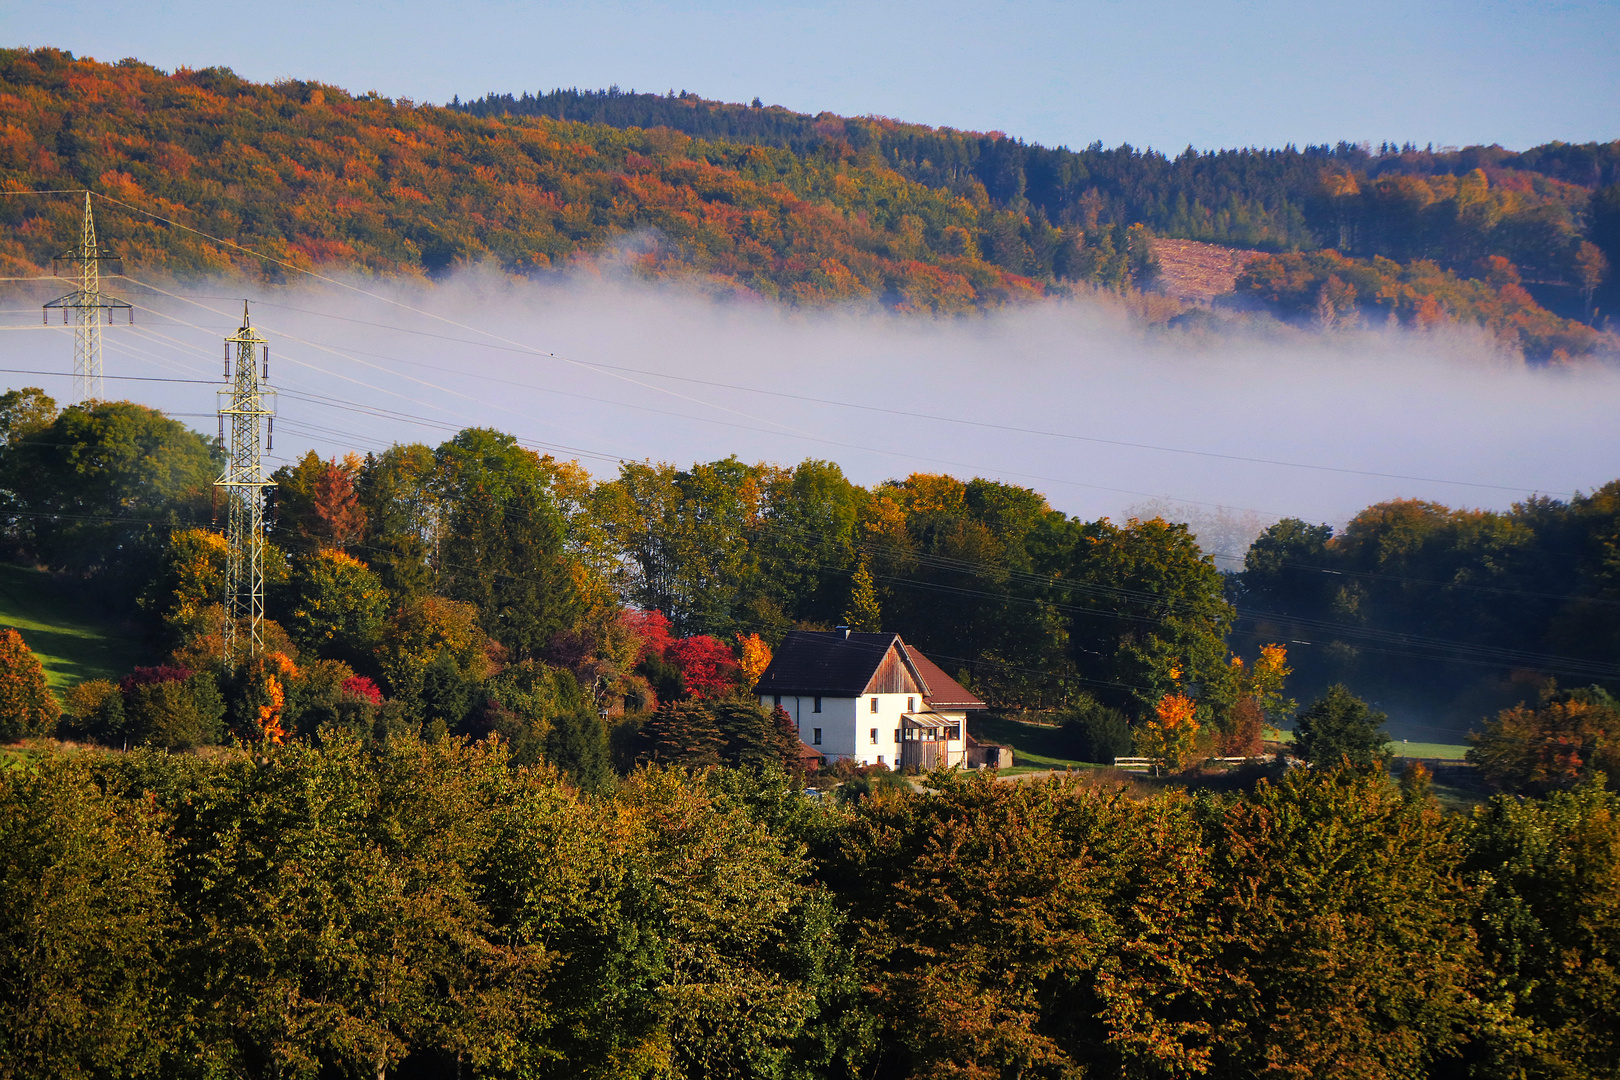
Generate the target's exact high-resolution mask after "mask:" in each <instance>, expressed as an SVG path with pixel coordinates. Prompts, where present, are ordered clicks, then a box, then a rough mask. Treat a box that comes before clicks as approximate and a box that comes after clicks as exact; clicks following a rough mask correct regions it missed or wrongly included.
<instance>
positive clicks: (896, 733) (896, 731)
mask: <svg viewBox="0 0 1620 1080" xmlns="http://www.w3.org/2000/svg"><path fill="white" fill-rule="evenodd" d="M894 741H895V742H899V741H900V729H899V728H895V729H894Z"/></svg>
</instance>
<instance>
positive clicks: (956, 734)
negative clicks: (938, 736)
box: [945, 727, 962, 742]
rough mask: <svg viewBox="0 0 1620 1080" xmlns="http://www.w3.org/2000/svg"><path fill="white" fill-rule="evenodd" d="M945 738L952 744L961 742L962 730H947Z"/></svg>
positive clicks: (951, 728)
mask: <svg viewBox="0 0 1620 1080" xmlns="http://www.w3.org/2000/svg"><path fill="white" fill-rule="evenodd" d="M945 737H946V738H947V739H949V740H950V741H951V742H960V741H961V740H962V729H961V728H959V727H950V728H946V729H945Z"/></svg>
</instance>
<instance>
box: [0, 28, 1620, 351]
mask: <svg viewBox="0 0 1620 1080" xmlns="http://www.w3.org/2000/svg"><path fill="white" fill-rule="evenodd" d="M557 117H562V118H557ZM582 117H583V118H582ZM642 125H645V126H642ZM1386 150H1387V151H1388V152H1383V153H1379V154H1376V155H1375V154H1371V153H1369V152H1367V151H1365V150H1362V149H1359V148H1356V147H1350V146H1342V145H1341V146H1339V147H1336V148H1333V149H1331V150H1330V149H1328V148H1307V149H1306V150H1304V151H1297V150H1294V149H1285V150H1277V151H1269V150H1268V151H1259V150H1254V151H1221V152H1216V153H1208V154H1199V153H1194V152H1191V151H1189V152H1187V153H1185V154H1182V155H1180V156H1178V157H1176V158H1174V159H1169V158H1166V157H1164V156H1163V155H1160V154H1157V153H1152V152H1146V151H1139V150H1136V149H1134V148H1132V147H1129V146H1122V147H1119V148H1117V149H1114V150H1105V149H1103V148H1102V147H1100V146H1093V147H1090V148H1087V149H1086V150H1084V151H1078V152H1073V151H1069V150H1064V149H1056V150H1050V149H1046V148H1043V147H1039V146H1030V145H1026V144H1024V143H1022V142H1019V141H1017V140H1013V139H1008V138H1006V137H1005V136H1002V135H1000V134H998V133H991V134H973V133H963V132H954V131H949V130H934V129H930V128H923V127H919V126H916V125H907V124H901V123H898V122H894V121H888V120H883V119H877V118H866V119H850V118H841V117H835V116H831V115H827V114H823V115H821V116H818V117H808V116H802V115H798V114H792V113H789V112H787V111H785V110H781V109H765V108H752V107H744V106H726V105H719V104H717V103H713V102H705V101H702V100H700V99H697V98H696V97H694V96H693V95H683V96H680V97H675V96H670V97H657V96H655V95H624V94H617V93H613V92H608V93H605V94H579V93H574V92H569V93H557V94H552V95H548V96H544V97H541V98H519V99H504V98H489V99H486V100H484V101H482V102H478V103H475V104H471V105H466V106H457V107H447V108H439V107H433V106H426V105H416V104H414V103H412V102H409V101H399V102H394V101H389V100H386V99H382V98H378V97H375V96H366V97H354V96H352V95H350V94H348V93H345V92H344V91H342V90H340V89H338V88H335V87H331V86H325V85H321V84H318V83H311V82H298V81H285V82H280V83H277V84H275V85H273V86H264V85H255V84H252V83H249V82H246V81H245V80H242V79H240V78H238V77H236V76H235V75H233V74H232V73H230V72H229V71H227V70H224V69H206V70H201V71H189V70H182V71H178V72H175V73H173V74H166V73H164V72H161V71H158V70H157V69H155V68H152V67H149V66H147V65H144V64H141V63H139V62H136V61H133V60H129V61H122V62H120V63H119V64H118V65H116V66H111V65H106V64H100V63H96V62H94V61H82V60H74V59H72V58H71V57H70V56H69V55H68V54H66V53H62V52H59V51H56V50H50V49H41V50H34V51H29V50H5V51H0V186H3V187H4V188H5V189H8V190H13V191H20V190H26V189H57V188H64V187H67V188H72V187H80V186H84V187H89V188H91V189H92V190H94V191H96V192H97V193H99V194H102V195H104V196H106V197H107V198H109V199H114V200H118V202H117V203H108V204H106V205H105V206H104V212H103V214H102V218H101V229H102V233H103V237H104V238H105V239H107V240H109V241H111V242H112V243H113V244H114V245H115V246H116V247H117V248H118V249H119V250H120V251H121V253H122V254H124V255H125V256H126V257H127V258H129V259H130V260H131V261H132V265H141V266H146V267H155V268H158V269H161V270H167V271H170V272H173V273H177V274H204V273H209V272H217V271H222V270H226V269H231V270H235V271H241V272H248V273H251V274H260V273H264V274H269V275H272V276H274V275H276V274H279V273H281V272H282V271H281V270H280V269H279V268H277V267H275V266H274V265H272V264H265V263H262V262H260V261H259V260H257V259H254V258H252V257H250V256H247V255H244V254H243V253H242V252H239V251H236V250H234V249H232V248H229V247H227V246H224V245H221V244H218V243H215V242H212V241H210V240H208V239H206V238H205V237H199V236H197V235H196V234H194V233H190V232H186V231H184V230H183V229H179V228H176V227H173V226H171V225H168V224H165V223H164V222H162V221H159V220H156V219H154V218H152V217H150V216H147V215H149V214H157V215H160V216H161V217H165V218H169V219H172V220H173V221H174V222H178V223H180V224H182V225H184V226H187V227H190V228H195V229H198V230H200V231H201V232H203V233H205V234H208V235H210V236H214V237H220V238H223V239H225V240H228V241H230V242H232V243H238V244H242V245H244V246H247V247H251V248H253V249H254V250H256V251H259V252H262V253H264V254H266V255H269V256H272V257H274V258H277V259H281V260H284V261H286V262H288V263H291V264H293V265H295V266H303V267H307V266H315V265H324V266H329V267H338V268H342V267H355V268H361V269H364V270H367V271H371V272H380V273H412V274H424V273H425V274H437V273H441V272H443V271H446V270H448V269H451V268H453V267H455V266H458V265H462V264H464V263H468V262H477V261H482V260H488V261H491V262H493V263H494V264H496V265H499V266H501V267H502V268H504V269H507V270H509V271H512V272H517V273H527V274H533V273H541V272H544V271H546V270H547V269H550V268H560V267H567V266H569V265H571V264H572V263H573V262H575V261H576V260H579V259H581V258H596V257H600V256H603V255H606V256H607V257H609V258H611V259H614V260H616V261H618V262H619V263H621V264H622V265H624V266H625V267H627V268H628V269H629V270H630V271H632V272H634V273H639V274H645V275H690V276H695V277H700V278H701V279H702V280H704V281H707V282H711V283H717V284H718V285H719V287H721V288H729V289H738V290H748V291H750V292H754V293H758V294H761V295H764V296H768V297H772V298H776V299H780V300H782V301H784V302H787V303H792V304H804V305H825V304H833V303H848V302H856V303H865V304H880V305H884V306H888V307H892V308H896V309H899V310H903V311H918V312H930V311H944V312H960V311H968V310H972V309H975V308H979V307H983V306H987V305H989V306H993V305H998V304H1003V303H1006V302H1008V301H1011V300H1017V299H1034V298H1037V297H1040V296H1042V295H1053V294H1062V293H1064V292H1066V291H1068V290H1069V289H1070V287H1071V286H1072V285H1075V284H1079V285H1089V286H1096V287H1104V288H1111V289H1128V288H1150V287H1151V286H1152V283H1153V273H1154V267H1155V259H1154V254H1153V243H1152V240H1153V236H1154V235H1155V234H1156V233H1157V234H1160V235H1164V236H1172V237H1183V238H1189V239H1195V240H1211V241H1216V242H1220V243H1224V244H1235V245H1240V246H1246V247H1255V248H1262V249H1266V250H1268V251H1274V252H1278V253H1288V252H1295V251H1302V252H1314V251H1318V250H1320V249H1323V248H1325V247H1331V248H1334V249H1335V250H1337V251H1338V252H1339V253H1340V254H1341V255H1343V256H1344V257H1345V258H1346V259H1349V260H1353V261H1354V265H1355V266H1357V267H1365V268H1366V272H1365V273H1363V274H1362V277H1366V275H1367V273H1373V274H1376V275H1379V276H1380V277H1381V278H1382V279H1388V280H1390V281H1396V280H1398V287H1395V286H1392V287H1390V288H1381V287H1379V288H1370V289H1369V288H1361V287H1358V288H1357V289H1355V290H1352V291H1350V292H1346V291H1345V290H1344V289H1343V288H1342V287H1341V284H1340V283H1341V282H1343V281H1345V280H1347V278H1346V276H1345V274H1343V273H1339V274H1338V275H1337V279H1336V280H1333V281H1330V280H1328V275H1317V276H1316V277H1311V278H1310V279H1309V280H1308V281H1305V282H1304V283H1303V284H1302V285H1300V287H1299V288H1298V289H1295V290H1293V292H1291V293H1290V294H1289V295H1287V296H1282V295H1279V294H1277V293H1276V290H1271V289H1267V288H1263V287H1261V288H1244V289H1241V290H1240V291H1244V292H1246V294H1247V296H1248V298H1249V300H1250V302H1251V303H1250V307H1251V308H1259V309H1263V310H1265V311H1268V312H1270V313H1271V314H1273V315H1275V316H1277V317H1281V318H1284V319H1286V320H1289V321H1293V322H1296V323H1298V324H1300V325H1302V326H1307V327H1311V328H1317V329H1321V328H1333V329H1340V328H1344V327H1346V326H1350V325H1361V324H1372V325H1382V324H1383V323H1384V322H1386V321H1388V320H1389V319H1390V318H1393V319H1394V320H1395V322H1397V323H1398V324H1401V325H1416V326H1423V325H1431V324H1433V323H1435V322H1438V321H1443V320H1447V319H1454V320H1461V321H1465V322H1473V323H1479V324H1482V325H1486V326H1489V327H1490V328H1491V329H1492V330H1493V331H1495V332H1496V333H1498V334H1499V335H1500V336H1502V337H1503V338H1504V340H1507V341H1509V342H1510V343H1512V344H1514V345H1517V346H1520V347H1522V348H1523V349H1524V351H1525V353H1526V355H1528V356H1530V357H1532V358H1535V359H1552V358H1562V357H1578V356H1584V355H1590V354H1594V353H1607V352H1611V351H1613V350H1614V349H1615V341H1614V339H1613V338H1612V337H1604V336H1601V335H1599V334H1598V333H1596V332H1594V330H1593V329H1592V328H1591V326H1589V325H1583V320H1584V322H1585V323H1587V324H1594V323H1600V322H1601V317H1602V313H1603V311H1604V310H1605V308H1606V306H1610V305H1612V301H1611V299H1610V294H1608V293H1605V292H1604V291H1603V290H1604V289H1605V287H1608V285H1609V283H1610V280H1611V277H1612V275H1611V274H1610V273H1609V269H1608V267H1609V265H1610V264H1611V263H1614V262H1617V261H1620V253H1617V252H1616V244H1617V243H1620V195H1617V194H1616V192H1617V191H1620V189H1617V188H1616V187H1615V185H1614V176H1613V173H1614V168H1615V165H1614V158H1615V153H1616V151H1615V145H1614V144H1607V145H1603V146H1586V147H1564V146H1559V145H1556V144H1555V145H1552V146H1548V147H1542V148H1538V149H1537V150H1535V151H1529V152H1526V153H1524V154H1517V155H1515V154H1508V153H1506V152H1505V151H1499V150H1497V149H1495V148H1483V149H1482V148H1472V149H1470V150H1468V151H1459V152H1456V153H1445V154H1438V153H1429V152H1427V151H1422V152H1420V151H1416V150H1412V149H1410V148H1408V149H1405V150H1401V151H1394V150H1390V149H1389V148H1386ZM72 217H73V210H72V208H71V207H70V206H69V205H68V204H67V202H66V201H65V200H52V199H46V198H39V199H33V198H25V197H15V196H13V197H9V198H6V199H5V200H4V205H3V206H0V220H3V221H4V223H5V224H6V226H7V230H6V233H5V235H4V237H3V238H0V265H4V266H9V267H10V268H11V269H12V270H16V271H20V272H30V271H34V270H37V269H38V268H40V267H42V266H44V265H45V264H46V263H47V262H48V261H49V259H50V258H51V257H52V256H54V255H55V254H57V252H58V251H59V250H60V248H61V246H62V243H63V237H66V236H70V235H73V233H74V229H75V227H76V226H75V224H74V222H73V220H72ZM1605 252H1607V253H1608V254H1607V255H1605ZM1369 259H1370V260H1373V261H1371V262H1369V261H1368V260H1369ZM1386 264H1388V265H1386ZM1296 294H1297V295H1296ZM1323 298H1325V307H1324V303H1323V302H1321V301H1323ZM1548 305H1551V307H1552V308H1554V309H1556V310H1555V311H1549V310H1547V306H1548ZM1175 310H1176V309H1174V308H1173V307H1172V308H1171V309H1170V312H1171V314H1174V312H1175ZM1324 310H1325V311H1326V316H1325V318H1324V317H1323V311H1324Z"/></svg>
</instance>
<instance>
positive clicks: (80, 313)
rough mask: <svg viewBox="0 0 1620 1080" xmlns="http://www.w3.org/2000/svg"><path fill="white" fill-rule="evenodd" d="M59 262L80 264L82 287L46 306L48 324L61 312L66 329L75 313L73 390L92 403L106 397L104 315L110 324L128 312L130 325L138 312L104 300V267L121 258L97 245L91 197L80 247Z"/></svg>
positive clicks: (86, 204) (86, 197) (113, 300)
mask: <svg viewBox="0 0 1620 1080" xmlns="http://www.w3.org/2000/svg"><path fill="white" fill-rule="evenodd" d="M56 259H57V261H58V262H65V263H77V264H78V273H77V274H76V275H75V276H76V277H78V279H79V287H78V288H77V289H74V290H73V291H72V292H70V293H68V294H67V295H66V296H59V297H57V298H56V299H55V300H52V301H51V302H50V303H48V304H46V305H45V321H46V323H47V324H49V322H50V319H51V309H52V308H61V309H62V322H63V324H64V325H65V324H66V323H67V319H68V312H69V311H72V312H74V313H75V318H76V320H77V323H78V327H77V333H76V334H75V335H74V339H73V390H74V393H76V394H77V395H78V398H79V400H80V401H90V400H92V399H98V398H100V397H102V396H103V393H104V389H103V386H102V380H101V320H102V316H103V313H105V315H106V319H107V321H108V322H111V321H112V313H113V312H114V311H127V312H129V320H130V322H134V321H135V309H134V308H132V307H130V306H129V305H128V304H126V303H125V302H124V301H122V300H120V299H118V298H117V297H116V296H104V295H102V292H101V264H102V263H104V262H113V261H117V259H118V256H117V255H115V254H113V253H112V251H111V250H110V249H108V248H107V247H106V246H105V245H104V244H99V243H97V242H96V221H95V218H94V217H93V216H92V215H91V213H90V193H89V192H88V191H86V192H85V193H84V231H83V233H82V235H81V236H80V239H79V246H78V247H74V248H69V249H68V250H66V251H64V252H63V253H62V254H60V255H58V256H57V257H56Z"/></svg>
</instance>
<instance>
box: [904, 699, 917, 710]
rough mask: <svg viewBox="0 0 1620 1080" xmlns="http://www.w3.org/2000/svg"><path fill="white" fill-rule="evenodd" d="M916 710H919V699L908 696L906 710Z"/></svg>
mask: <svg viewBox="0 0 1620 1080" xmlns="http://www.w3.org/2000/svg"><path fill="white" fill-rule="evenodd" d="M916 711H917V699H916V698H914V697H908V698H906V712H916Z"/></svg>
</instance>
